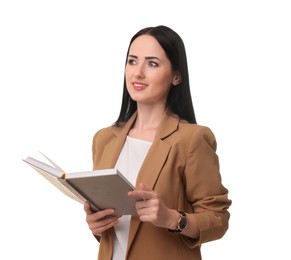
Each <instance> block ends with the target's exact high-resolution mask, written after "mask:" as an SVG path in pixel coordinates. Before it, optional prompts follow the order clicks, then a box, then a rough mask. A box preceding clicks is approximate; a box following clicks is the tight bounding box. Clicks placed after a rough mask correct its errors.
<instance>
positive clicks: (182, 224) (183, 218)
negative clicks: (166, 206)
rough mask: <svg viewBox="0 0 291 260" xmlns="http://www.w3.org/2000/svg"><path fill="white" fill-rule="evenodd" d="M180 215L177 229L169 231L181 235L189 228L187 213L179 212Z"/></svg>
mask: <svg viewBox="0 0 291 260" xmlns="http://www.w3.org/2000/svg"><path fill="white" fill-rule="evenodd" d="M177 211H178V212H179V213H180V218H179V220H178V226H177V228H176V229H169V231H171V232H176V233H181V232H182V231H183V230H184V229H185V228H186V227H187V226H188V219H187V216H186V213H185V212H184V211H182V210H177Z"/></svg>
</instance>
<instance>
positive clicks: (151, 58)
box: [128, 54, 160, 60]
mask: <svg viewBox="0 0 291 260" xmlns="http://www.w3.org/2000/svg"><path fill="white" fill-rule="evenodd" d="M128 57H131V58H134V59H138V57H137V56H136V55H132V54H129V55H128ZM145 59H146V60H160V59H159V58H158V57H156V56H146V57H145Z"/></svg>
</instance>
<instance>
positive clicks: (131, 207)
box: [23, 154, 136, 215]
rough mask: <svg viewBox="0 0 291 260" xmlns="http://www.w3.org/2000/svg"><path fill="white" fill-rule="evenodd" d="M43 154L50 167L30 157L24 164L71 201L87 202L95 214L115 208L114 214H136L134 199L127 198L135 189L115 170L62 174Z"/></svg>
mask: <svg viewBox="0 0 291 260" xmlns="http://www.w3.org/2000/svg"><path fill="white" fill-rule="evenodd" d="M42 155H43V156H44V157H45V158H46V159H47V160H48V161H49V162H50V163H51V165H49V164H46V163H44V162H41V161H39V160H37V159H34V158H32V157H27V158H25V159H23V161H24V162H26V163H28V164H29V165H30V166H31V167H32V168H33V169H34V170H36V171H37V172H38V173H40V174H41V175H42V176H43V177H45V178H46V179H47V180H48V181H49V182H51V183H52V184H53V185H54V186H55V187H57V188H58V189H59V190H60V191H61V192H63V193H64V194H66V195H67V196H69V197H70V198H72V199H74V200H76V201H78V202H80V203H82V204H84V203H85V202H86V201H87V202H89V203H90V205H91V208H92V210H94V211H99V210H102V209H115V215H135V214H136V210H135V202H136V199H135V198H132V197H129V196H128V195H127V193H128V192H129V191H130V190H133V189H134V186H133V185H132V184H131V183H130V182H129V181H128V180H127V179H126V178H125V177H124V176H123V175H122V174H121V173H120V172H119V171H118V170H117V169H104V170H94V171H85V172H73V173H65V172H64V171H63V170H62V169H61V168H60V167H59V166H58V165H57V164H55V163H54V162H53V161H52V160H51V159H49V158H48V157H47V156H45V155H44V154H42Z"/></svg>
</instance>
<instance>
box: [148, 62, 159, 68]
mask: <svg viewBox="0 0 291 260" xmlns="http://www.w3.org/2000/svg"><path fill="white" fill-rule="evenodd" d="M149 65H150V66H151V67H158V66H159V65H158V63H156V62H154V61H150V62H149Z"/></svg>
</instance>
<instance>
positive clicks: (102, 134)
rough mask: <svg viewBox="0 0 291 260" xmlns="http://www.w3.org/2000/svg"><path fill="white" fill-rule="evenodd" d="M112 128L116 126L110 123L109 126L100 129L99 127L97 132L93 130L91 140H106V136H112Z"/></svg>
mask: <svg viewBox="0 0 291 260" xmlns="http://www.w3.org/2000/svg"><path fill="white" fill-rule="evenodd" d="M114 128H116V126H114V125H111V126H107V127H103V128H101V129H99V130H98V131H97V132H95V134H94V136H93V140H94V142H96V141H98V140H104V141H105V140H108V138H111V137H113V136H114Z"/></svg>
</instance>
